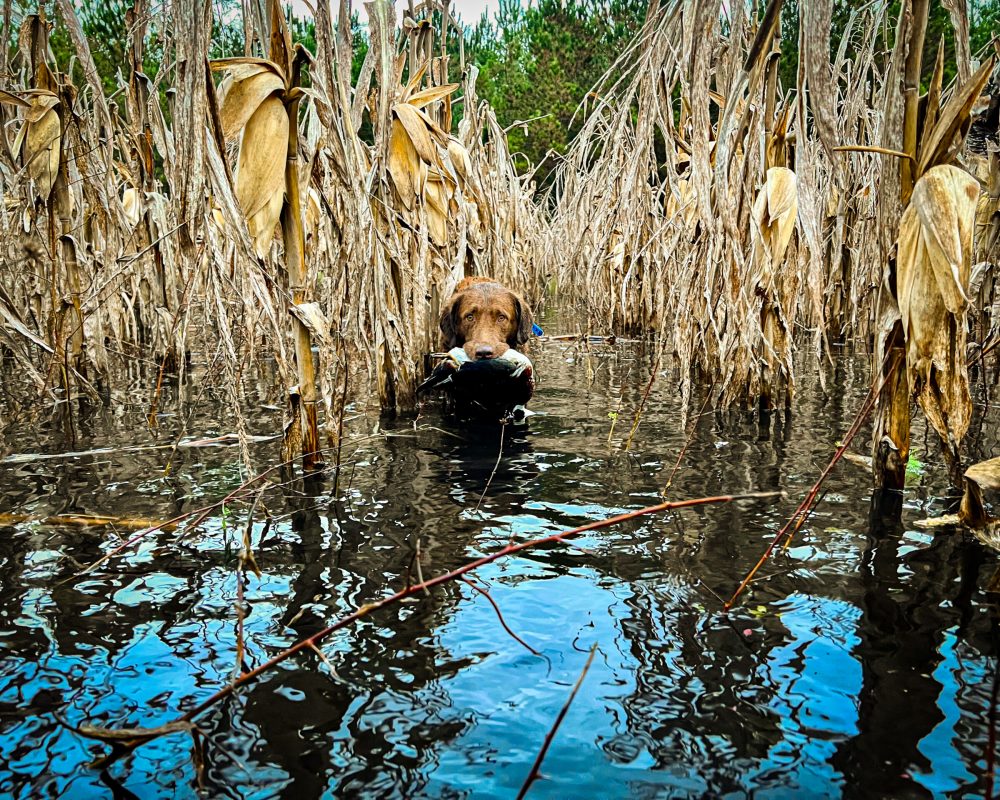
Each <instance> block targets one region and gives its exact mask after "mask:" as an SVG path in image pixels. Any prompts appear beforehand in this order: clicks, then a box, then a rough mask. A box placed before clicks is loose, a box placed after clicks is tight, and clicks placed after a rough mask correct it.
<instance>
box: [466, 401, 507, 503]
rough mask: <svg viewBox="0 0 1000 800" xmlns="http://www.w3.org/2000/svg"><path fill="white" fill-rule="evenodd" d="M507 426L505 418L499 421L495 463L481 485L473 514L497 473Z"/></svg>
mask: <svg viewBox="0 0 1000 800" xmlns="http://www.w3.org/2000/svg"><path fill="white" fill-rule="evenodd" d="M506 428H507V420H503V421H502V422H501V423H500V450H499V452H498V453H497V463H496V464H494V465H493V472H491V473H490V477H489V478H488V479H487V481H486V485H485V486H484V487H483V493H482V494H481V495H479V502H478V503H476V510H475V511H474V512H473V513H474V514H478V513H479V507H480V506H481V505H482V504H483V498H484V497H486V493H487V492H488V491H489V490H490V484H491V483H493V477H494V476H495V475H496V474H497V470H498V469H499V468H500V459H501V458H503V432H504V430H505V429H506Z"/></svg>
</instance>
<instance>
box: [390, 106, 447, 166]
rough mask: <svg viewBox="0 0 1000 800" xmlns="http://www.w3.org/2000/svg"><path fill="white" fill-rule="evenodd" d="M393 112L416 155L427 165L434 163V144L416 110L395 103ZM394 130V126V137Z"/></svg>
mask: <svg viewBox="0 0 1000 800" xmlns="http://www.w3.org/2000/svg"><path fill="white" fill-rule="evenodd" d="M393 111H395V112H396V117H397V118H398V119H399V121H400V122H401V123H402V125H403V127H404V128H405V129H406V134H407V136H409V137H410V141H411V142H413V146H414V148H415V149H416V151H417V155H419V156H420V158H422V159H423V160H424V161H425V162H427V163H428V164H432V163H434V162H435V161H436V160H437V151H436V150H435V149H434V143H433V142H432V141H431V137H430V134H429V133H428V132H427V125H426V124H425V123H424V121H423V120H422V119H421V118H420V116H419V114H418V113H417V109H415V108H414V107H413V106H411V105H409V104H408V103H396V105H394V106H393ZM395 130H396V126H395V125H393V135H395Z"/></svg>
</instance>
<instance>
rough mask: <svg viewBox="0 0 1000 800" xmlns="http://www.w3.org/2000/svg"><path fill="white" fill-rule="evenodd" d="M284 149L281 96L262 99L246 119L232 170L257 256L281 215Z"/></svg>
mask: <svg viewBox="0 0 1000 800" xmlns="http://www.w3.org/2000/svg"><path fill="white" fill-rule="evenodd" d="M287 150H288V114H287V112H286V111H285V107H284V105H283V104H282V102H281V99H280V98H279V97H277V96H275V95H271V96H269V97H267V98H265V99H264V101H263V102H262V103H261V104H260V106H259V107H258V108H257V110H256V111H254V113H253V115H252V116H251V117H250V119H249V120H248V121H247V124H246V127H245V128H244V130H243V141H242V142H241V144H240V157H239V163H238V166H237V171H236V198H237V200H239V203H240V207H241V208H242V209H243V213H244V214H245V215H246V219H247V228H248V229H249V230H250V236H251V237H252V238H253V241H254V247H255V249H256V250H257V254H258V255H260V256H261V257H263V256H264V254H265V253H266V252H267V249H268V247H269V246H270V244H271V239H272V237H273V236H274V228H275V226H276V225H277V224H278V220H279V219H280V217H281V205H282V201H283V197H284V191H285V158H286V154H287Z"/></svg>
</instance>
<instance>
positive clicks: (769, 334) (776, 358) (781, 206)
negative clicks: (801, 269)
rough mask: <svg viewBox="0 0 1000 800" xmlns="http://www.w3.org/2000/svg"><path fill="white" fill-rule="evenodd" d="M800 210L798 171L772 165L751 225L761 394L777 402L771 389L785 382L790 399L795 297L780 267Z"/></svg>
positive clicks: (769, 401) (751, 255)
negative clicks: (791, 320)
mask: <svg viewBox="0 0 1000 800" xmlns="http://www.w3.org/2000/svg"><path fill="white" fill-rule="evenodd" d="M797 211H798V191H797V189H796V184H795V173H794V172H792V171H791V170H790V169H787V168H785V167H772V168H771V169H769V170H768V171H767V181H766V182H765V184H764V186H763V187H762V188H761V190H760V193H759V194H758V195H757V200H756V202H755V203H754V207H753V214H752V220H751V227H750V238H751V241H752V249H751V252H750V276H751V284H752V285H753V286H754V294H755V295H756V296H758V297H760V298H761V300H760V302H761V309H760V315H761V332H762V340H763V341H762V344H763V349H764V352H763V353H761V354H760V355H759V358H760V361H761V365H762V376H761V385H760V396H761V398H762V399H763V400H764V402H765V403H767V404H768V405H773V400H774V397H773V395H772V392H773V391H776V390H778V389H779V388H780V387H781V385H782V384H784V385H785V386H786V387H787V389H788V392H787V394H786V401H785V402H786V404H788V403H790V401H791V390H792V380H793V378H792V341H791V340H792V335H793V332H792V331H791V327H790V325H789V323H788V315H789V312H790V310H791V309H790V306H791V305H792V303H794V300H795V297H794V294H793V293H790V292H788V291H786V290H785V289H786V288H787V285H786V284H787V281H786V280H785V276H783V275H782V274H781V272H782V265H783V264H784V261H785V253H786V251H787V250H788V244H789V242H790V241H791V239H792V234H793V233H794V232H795V220H796V213H797ZM792 268H793V269H794V265H792ZM790 294H791V296H789V295H790Z"/></svg>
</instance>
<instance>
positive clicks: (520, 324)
mask: <svg viewBox="0 0 1000 800" xmlns="http://www.w3.org/2000/svg"><path fill="white" fill-rule="evenodd" d="M511 294H513V295H514V309H515V310H516V312H517V328H516V329H515V330H514V337H513V338H514V341H513V342H508V343H507V344H510V345H512V346H514V347H520V346H521V345H522V344H524V343H525V342H527V341H528V340H529V339H530V338H531V334H532V330H533V328H534V324H535V320H534V319H533V318H532V316H531V309H530V308H529V307H528V304H527V303H525V302H524V298H522V297H521V296H520V295H518V294H514V293H513V292H511Z"/></svg>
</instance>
